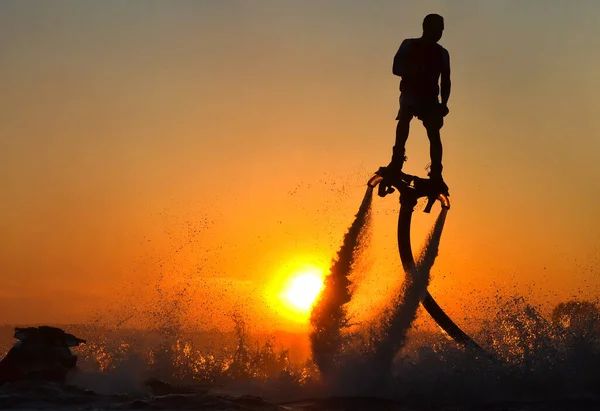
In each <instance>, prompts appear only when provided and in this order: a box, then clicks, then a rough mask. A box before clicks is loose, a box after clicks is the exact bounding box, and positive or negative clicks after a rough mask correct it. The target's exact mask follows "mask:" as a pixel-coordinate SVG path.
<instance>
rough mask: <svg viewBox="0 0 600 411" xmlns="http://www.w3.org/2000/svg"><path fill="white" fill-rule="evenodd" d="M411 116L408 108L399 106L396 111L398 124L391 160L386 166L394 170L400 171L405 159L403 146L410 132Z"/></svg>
mask: <svg viewBox="0 0 600 411" xmlns="http://www.w3.org/2000/svg"><path fill="white" fill-rule="evenodd" d="M412 118H413V113H412V110H410V109H409V108H404V109H403V108H400V111H399V112H398V117H396V119H397V120H398V124H397V125H396V142H395V144H394V148H393V151H392V162H391V163H390V165H389V166H388V167H391V168H393V169H394V170H398V171H402V166H403V165H404V161H405V147H406V141H407V140H408V134H409V132H410V121H411V120H412Z"/></svg>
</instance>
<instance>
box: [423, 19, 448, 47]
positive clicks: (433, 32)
mask: <svg viewBox="0 0 600 411" xmlns="http://www.w3.org/2000/svg"><path fill="white" fill-rule="evenodd" d="M443 31H444V18H443V17H442V16H440V15H439V14H428V15H427V16H425V18H424V19H423V38H424V39H426V40H429V41H432V42H434V43H437V42H438V41H439V40H440V39H441V38H442V32H443Z"/></svg>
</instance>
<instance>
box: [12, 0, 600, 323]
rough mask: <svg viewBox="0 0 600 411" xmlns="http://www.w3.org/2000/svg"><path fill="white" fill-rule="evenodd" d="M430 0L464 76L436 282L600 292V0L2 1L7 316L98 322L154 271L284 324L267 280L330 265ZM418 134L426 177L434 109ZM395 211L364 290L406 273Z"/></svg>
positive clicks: (383, 145) (201, 301) (385, 144)
mask: <svg viewBox="0 0 600 411" xmlns="http://www.w3.org/2000/svg"><path fill="white" fill-rule="evenodd" d="M430 12H438V13H440V14H442V15H443V16H444V17H445V19H446V30H445V33H444V37H443V38H442V40H441V44H442V45H444V46H445V47H446V48H447V49H448V50H449V51H450V56H451V64H452V84H453V89H452V96H451V98H450V103H449V107H450V115H449V116H448V117H447V119H446V124H445V127H444V128H443V130H442V139H443V142H444V150H445V151H444V164H445V170H444V175H445V180H446V181H447V183H448V184H449V186H450V191H451V195H452V196H451V199H452V205H453V208H452V210H451V212H450V214H449V216H448V221H447V224H446V230H445V232H444V235H443V237H442V245H441V249H440V256H439V260H438V263H437V264H436V266H435V268H434V272H433V274H434V277H433V281H432V285H431V292H432V294H434V296H436V298H437V299H438V300H439V302H440V303H441V304H442V305H444V306H445V307H449V311H450V312H454V313H458V312H459V311H460V310H461V307H464V306H467V305H470V304H472V303H473V301H469V298H471V300H473V299H478V298H480V297H481V296H482V295H490V294H494V293H496V289H497V287H501V288H502V291H501V292H516V293H520V294H525V295H533V296H534V297H535V298H537V299H538V300H539V301H546V300H553V299H564V298H567V297H570V296H573V295H577V293H579V292H582V294H581V295H582V296H584V297H586V298H591V297H595V296H596V295H597V292H598V289H599V287H600V279H599V278H598V270H599V269H600V266H599V265H600V263H599V261H598V255H599V253H600V212H598V206H597V202H598V200H599V199H600V169H598V167H596V166H595V165H596V164H597V158H596V157H597V155H598V153H599V152H600V138H598V136H599V135H600V134H599V132H600V125H599V124H598V122H597V121H596V118H595V117H597V113H596V112H597V104H598V103H597V100H598V90H600V78H599V77H598V74H597V73H598V72H600V37H599V36H598V35H597V27H596V25H597V21H598V16H599V15H600V4H599V3H597V2H595V1H587V2H586V1H580V2H578V6H577V7H570V6H569V3H568V2H563V1H550V0H539V1H533V0H531V1H528V2H522V1H503V2H480V1H464V0H460V1H458V0H452V1H438V2H426V1H418V2H417V1H414V2H408V1H407V2H398V1H395V0H394V1H393V0H389V1H384V0H381V1H378V2H375V3H368V2H350V1H346V0H343V1H342V0H339V1H329V0H327V1H288V2H280V1H262V0H261V1H253V2H246V1H229V0H224V1H213V2H203V1H199V2H184V1H176V2H158V1H147V2H120V1H104V2H92V1H53V2H47V3H39V2H36V3H33V2H22V1H5V2H2V3H1V4H0V51H1V55H2V80H1V81H2V85H1V87H0V117H1V118H0V183H1V186H2V187H3V196H2V202H0V211H1V212H0V226H1V227H2V230H1V232H2V234H1V235H0V280H1V281H2V284H3V287H2V289H0V313H2V314H1V316H0V321H2V322H9V323H11V322H30V321H33V322H45V321H53V322H56V321H60V322H69V321H84V320H87V319H89V318H90V317H91V316H94V315H95V316H98V314H97V313H99V312H104V310H105V309H106V307H115V306H117V307H122V306H127V305H128V304H129V303H128V302H129V301H134V300H135V299H136V298H139V299H141V300H143V299H144V298H146V297H139V296H147V295H150V294H151V293H153V292H156V285H157V284H159V283H160V281H162V282H163V283H165V282H167V283H169V284H174V283H175V284H188V283H189V284H191V285H190V287H192V288H194V287H195V288H197V289H198V290H197V293H196V294H194V295H195V297H194V298H196V299H197V300H194V301H192V302H191V303H190V304H191V305H192V306H193V307H195V308H197V309H198V312H199V314H197V315H198V316H200V317H203V318H209V317H210V316H209V317H206V316H207V313H210V315H211V316H215V318H216V317H220V316H227V315H228V314H226V313H228V312H230V311H231V310H232V309H233V308H232V307H234V306H236V304H237V305H240V304H241V305H243V306H244V305H245V306H252V307H253V308H252V310H250V311H251V312H252V313H253V315H260V316H262V317H261V318H263V317H264V318H266V319H270V320H269V321H274V320H273V319H277V318H278V317H277V315H275V314H273V312H272V311H273V310H270V309H265V308H264V306H263V305H261V304H262V303H261V301H263V300H264V296H263V291H264V289H265V287H267V286H268V284H270V283H271V281H272V279H273V277H274V276H275V275H276V273H278V272H281V270H282V269H281V267H285V266H286V265H288V264H291V262H293V261H297V260H302V261H306V263H308V264H317V265H319V264H321V265H327V263H328V262H329V260H330V259H331V258H332V257H333V255H334V253H335V251H336V250H337V248H338V247H339V245H340V242H341V239H342V235H343V234H344V231H345V229H346V227H347V226H348V225H349V224H350V222H351V221H352V217H353V214H354V213H355V212H356V210H357V208H358V205H359V202H360V200H361V198H362V193H363V190H364V184H365V182H366V179H367V178H368V177H369V176H370V174H371V172H372V171H374V170H375V169H377V167H379V166H380V165H384V164H386V163H387V162H388V161H389V157H390V155H391V146H392V145H393V140H394V128H395V121H394V117H395V115H396V110H397V98H398V78H396V77H394V76H393V75H392V74H391V61H392V57H393V55H394V53H395V52H396V49H397V47H398V46H399V44H400V42H401V41H402V39H404V38H406V37H414V36H419V35H420V24H421V20H422V18H423V16H424V15H425V14H427V13H430ZM407 150H408V156H409V162H408V164H407V169H408V171H411V172H414V173H417V174H424V173H425V172H424V171H423V168H424V167H425V165H426V163H427V162H428V141H427V139H426V137H425V132H424V130H423V128H422V126H421V125H420V124H419V123H418V122H417V121H415V122H414V123H413V128H412V132H411V137H410V140H409V143H408V146H407ZM397 207H398V205H397V201H395V200H393V199H389V198H386V199H385V200H380V199H376V202H375V210H376V213H375V221H374V224H375V232H374V247H373V248H374V250H373V252H372V258H373V261H374V266H373V272H371V273H370V274H368V275H367V278H365V280H364V286H363V289H362V291H361V293H362V294H361V295H363V296H364V295H366V293H368V292H373V290H384V289H386V287H388V288H389V287H393V286H394V284H396V285H397V278H398V274H397V271H394V270H396V269H397V267H398V265H399V261H398V258H397V254H396V251H395V249H394V246H395V245H394V243H393V241H394V230H395V219H396V215H395V213H396V209H397ZM432 222H433V217H426V216H424V215H422V214H419V215H417V216H416V217H415V230H414V238H415V244H419V243H420V241H421V239H422V238H423V237H424V236H425V233H426V232H427V230H428V227H429V226H430V225H431V224H432ZM160 273H162V274H163V277H162V280H160V281H159V279H158V278H159V274H160ZM224 284H227V286H225V285H224ZM144 290H146V291H144ZM134 295H135V296H136V297H134ZM382 295H385V293H382ZM457 296H461V297H460V298H457ZM207 300H209V301H208V302H210V304H208V302H207ZM135 301H137V300H135ZM146 303H148V301H146ZM119 304H120V305H119ZM132 304H133V303H132ZM136 304H137V303H136ZM17 307H19V309H17ZM136 309H139V310H143V309H144V308H143V307H142V306H138V305H136ZM120 310H124V311H127V310H128V308H120ZM211 318H212V317H211ZM207 321H208V320H207ZM281 321H282V323H281V324H280V325H281V326H285V324H286V323H285V321H286V320H285V319H281ZM270 324H275V323H272V322H271V323H270ZM278 324H279V323H278Z"/></svg>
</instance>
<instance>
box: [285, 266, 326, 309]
mask: <svg viewBox="0 0 600 411" xmlns="http://www.w3.org/2000/svg"><path fill="white" fill-rule="evenodd" d="M322 289H323V278H322V276H321V275H319V274H318V273H316V272H306V273H303V274H300V275H298V276H297V277H295V278H294V279H293V280H292V282H291V283H290V286H289V288H288V289H287V291H286V292H285V294H284V295H285V298H287V300H288V301H289V302H290V303H292V304H293V305H294V306H296V307H297V308H299V309H301V310H305V311H308V310H309V309H310V307H311V306H312V305H313V303H314V302H315V299H316V298H317V296H318V295H319V293H320V292H321V290H322Z"/></svg>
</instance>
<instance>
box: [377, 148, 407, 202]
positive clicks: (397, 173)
mask: <svg viewBox="0 0 600 411" xmlns="http://www.w3.org/2000/svg"><path fill="white" fill-rule="evenodd" d="M406 160H407V158H406V155H405V154H404V148H402V149H400V148H398V147H396V146H394V148H393V151H392V161H390V164H388V165H387V167H381V168H380V169H379V171H377V173H376V174H378V175H379V176H381V177H382V178H383V180H382V181H381V183H380V184H379V189H378V195H379V196H380V197H385V196H386V195H388V194H391V193H393V192H394V191H395V190H394V186H397V184H395V183H397V182H400V181H402V180H403V179H404V177H405V176H406V174H405V173H403V172H402V167H403V166H404V163H405V162H406Z"/></svg>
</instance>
